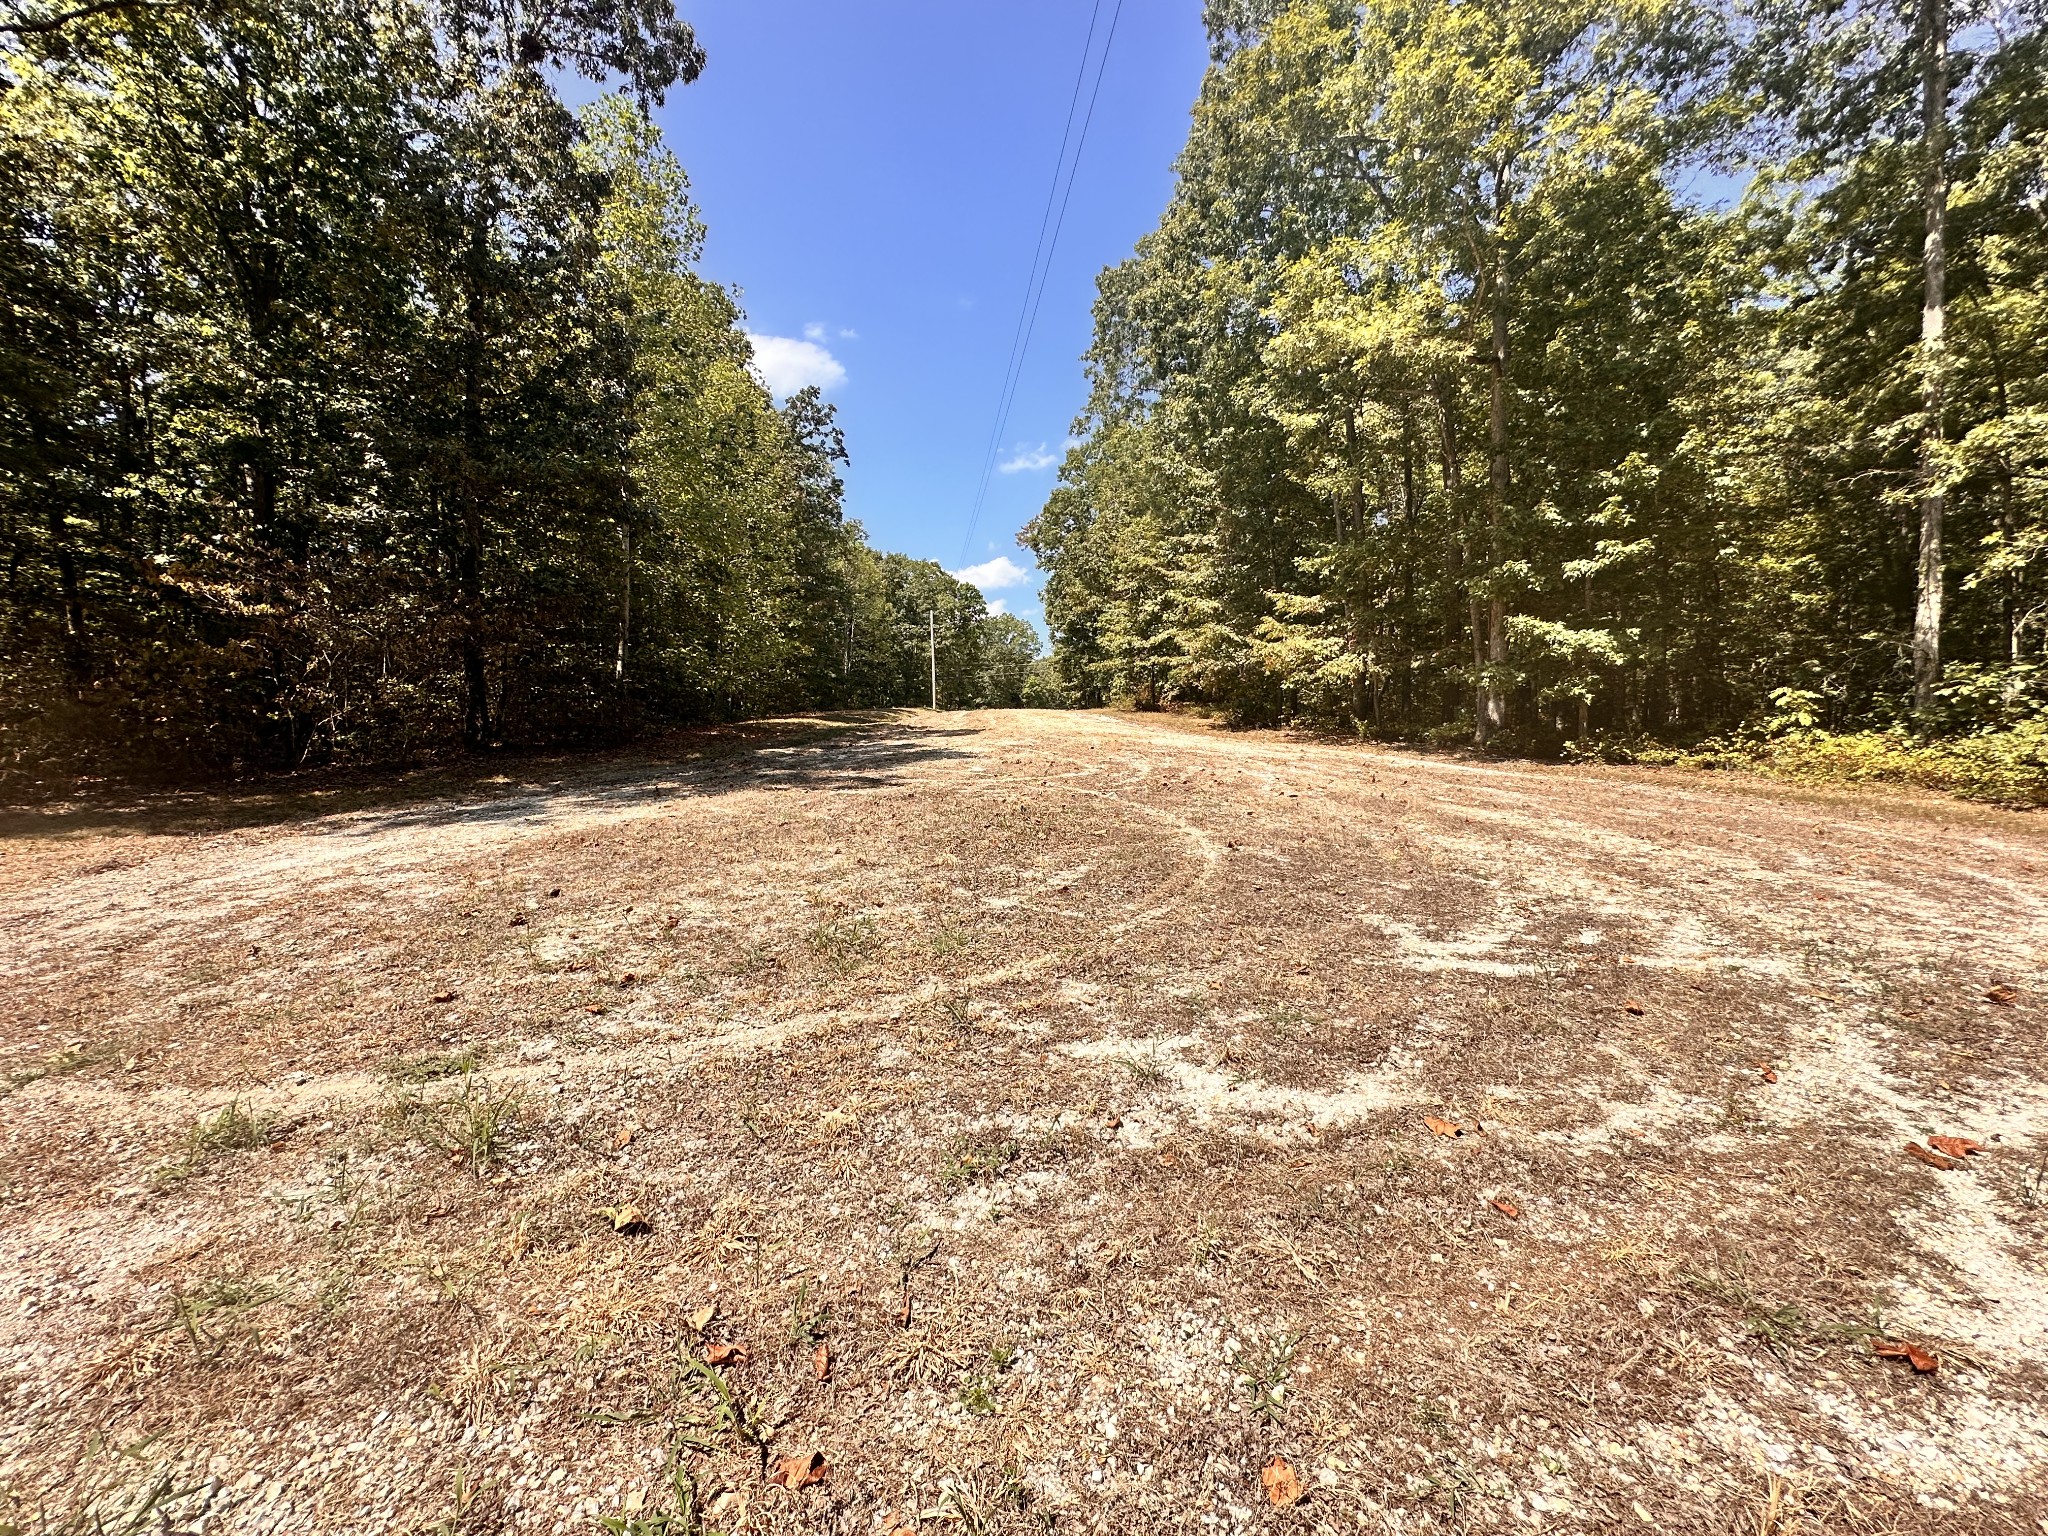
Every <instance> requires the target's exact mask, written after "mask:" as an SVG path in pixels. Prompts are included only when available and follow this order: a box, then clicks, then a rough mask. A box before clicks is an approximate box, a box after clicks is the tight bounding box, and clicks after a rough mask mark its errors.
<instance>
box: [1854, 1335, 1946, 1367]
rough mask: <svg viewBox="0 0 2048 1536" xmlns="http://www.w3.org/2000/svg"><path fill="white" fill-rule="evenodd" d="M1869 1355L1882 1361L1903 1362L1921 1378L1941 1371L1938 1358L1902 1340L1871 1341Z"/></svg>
mask: <svg viewBox="0 0 2048 1536" xmlns="http://www.w3.org/2000/svg"><path fill="white" fill-rule="evenodd" d="M1870 1350H1871V1353H1872V1354H1874V1355H1877V1356H1878V1357H1879V1358H1880V1359H1884V1360H1903V1361H1905V1362H1906V1363H1907V1364H1908V1365H1910V1366H1912V1367H1913V1369H1914V1370H1915V1371H1917V1372H1918V1373H1919V1374H1920V1375H1922V1376H1931V1375H1933V1374H1934V1373H1935V1372H1936V1371H1938V1370H1940V1369H1941V1360H1940V1358H1939V1357H1938V1356H1935V1355H1932V1354H1929V1353H1928V1352H1927V1351H1926V1350H1924V1349H1922V1348H1921V1347H1920V1346H1919V1345H1918V1344H1908V1343H1906V1342H1905V1341H1904V1340H1902V1339H1872V1340H1871V1341H1870Z"/></svg>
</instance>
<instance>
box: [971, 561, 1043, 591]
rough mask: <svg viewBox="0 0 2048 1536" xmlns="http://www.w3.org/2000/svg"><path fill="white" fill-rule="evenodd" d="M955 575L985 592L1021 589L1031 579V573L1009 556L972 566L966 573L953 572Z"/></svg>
mask: <svg viewBox="0 0 2048 1536" xmlns="http://www.w3.org/2000/svg"><path fill="white" fill-rule="evenodd" d="M953 575H954V577H955V578H956V579H957V580H960V581H964V582H966V583H967V584H968V585H969V586H974V587H979V588H981V590H982V591H984V592H994V591H998V590H1000V589H1001V588H1003V587H1021V586H1023V585H1024V583H1025V582H1027V581H1029V580H1030V579H1031V573H1030V572H1029V571H1027V570H1025V569H1024V567H1023V566H1021V565H1019V564H1018V563H1017V562H1016V561H1014V560H1012V559H1011V558H1010V557H1009V556H1008V555H997V556H996V557H995V559H993V560H984V561H982V562H981V564H979V565H970V566H968V567H967V569H966V570H964V571H955V572H953Z"/></svg>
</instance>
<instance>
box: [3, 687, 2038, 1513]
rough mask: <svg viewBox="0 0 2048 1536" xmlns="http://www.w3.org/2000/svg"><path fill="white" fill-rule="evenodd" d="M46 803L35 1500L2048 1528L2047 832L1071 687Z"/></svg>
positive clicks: (12, 1403)
mask: <svg viewBox="0 0 2048 1536" xmlns="http://www.w3.org/2000/svg"><path fill="white" fill-rule="evenodd" d="M0 830H4V832H5V841H4V842H0V999H4V1004H5V1007H4V1011H0V1021H4V1022H0V1070H4V1071H5V1072H6V1073H7V1074H8V1075H7V1077H6V1079H5V1086H6V1088H7V1089H8V1092H7V1096H6V1097H5V1098H4V1100H0V1126H4V1140H0V1297H4V1300H0V1529H6V1528H12V1529H17V1530H22V1531H51V1532H56V1531H63V1532H86V1531H94V1530H105V1531H116V1532H129V1533H139V1532H142V1531H190V1532H199V1531H205V1532H209V1533H214V1532H218V1533H239V1532H265V1533H269V1532H277V1533H284V1532H314V1531H318V1532H412V1533H427V1532H445V1533H493V1532H506V1533H511V1532H520V1533H526V1532H547V1533H554V1532H589V1533H595V1532H597V1531H599V1530H600V1529H601V1528H602V1527H601V1526H600V1521H604V1520H610V1521H612V1522H613V1525H612V1528H613V1529H616V1530H626V1531H632V1532H636V1533H639V1536H684V1533H686V1532H694V1531H720V1532H729V1533H730V1532H794V1531H806V1532H835V1533H862V1536H866V1533H878V1536H879V1533H888V1532H901V1531H909V1532H918V1533H930V1532H937V1531H953V1530H960V1531H964V1532H969V1533H972V1532H1043V1531H1101V1532H1119V1533H1123V1532H1200V1533H1209V1532H1216V1533H1221V1532H1237V1531H1251V1530H1260V1531H1265V1530H1272V1531H1361V1530H1362V1531H1369V1532H1435V1531H1444V1532H1450V1531H1460V1532H1464V1531H1495V1530H1511V1531H1527V1530H1539V1529H1541V1530H1558V1531H1606V1530H1616V1531H1622V1530H1629V1531H1632V1530H1637V1529H1641V1528H1654V1529H1656V1530H1657V1531H1659V1532H1664V1533H1690V1532H1717V1533H1720V1532H1734V1531H1744V1532H1751V1533H1760V1536H1771V1533H1791V1532H1833V1531H1843V1532H1865V1531H1869V1532H1927V1533H1935V1532H1940V1533H1944V1536H1949V1533H1968V1532H1980V1531H1982V1532H2030V1533H2038V1532H2042V1531H2048V1042H2044V1038H2043V1036H2044V1031H2043V1023H2044V1019H2048V1010H2044V1007H2043V999H2044V997H2048V991H2044V976H2043V968H2044V967H2043V962H2044V959H2048V824H2044V823H2043V822H2042V821H2041V820H2040V819H2039V818H2038V817H2030V816H2027V815H2023V814H2018V813H2007V812H1998V811H1991V810H1984V809H1978V808H1971V807H1964V806H1959V805H1953V804H1947V803H1943V802H1938V801H1934V800H1931V799H1923V798H1916V797H1910V796H1904V795H1897V794H1884V795H1877V794H1870V793H1864V794H1846V793H1844V794H1828V793H1817V792H1811V791H1793V790H1787V789H1784V788H1779V787H1773V786H1770V785H1768V784H1765V783H1762V782H1759V781H1738V780H1730V779H1721V778H1717V777H1713V776H1705V775H1692V774H1681V773H1671V772H1666V773H1656V772H1649V771H1641V770H1601V769H1586V768H1545V767H1540V766H1531V765H1503V764H1496V763H1487V762H1477V761H1469V760H1461V759H1458V758H1454V757H1423V756H1416V755H1412V754H1403V753H1398V752H1392V751H1383V750H1375V749H1370V748H1365V747H1359V746H1354V745H1349V744H1333V743H1329V742H1323V741H1314V740H1308V739H1303V738H1296V737H1289V736H1284V735H1277V734H1229V733H1224V732H1221V731H1216V730H1211V729H1208V728H1206V727H1203V726H1201V725H1199V724H1196V723H1192V722H1187V721H1174V720H1165V719H1161V718H1158V717H1151V718H1137V717H1129V716H1116V715H1105V714H1038V713H1025V712H1018V713H1005V714H980V715H931V714H915V715H913V714H903V715H896V716H886V717H868V718H862V719H838V720H822V721H821V720H798V721H785V722H772V723H769V724H765V725H762V726H758V727H751V728H747V729H744V730H727V731H720V732H706V733H702V734H700V735H696V736H690V737H685V738H681V739H679V740H678V741H677V742H674V743H671V744H670V745H669V746H668V747H667V748H665V749H664V750H662V751H660V752H649V753H642V754H637V755H629V756H613V757H609V758H605V759H602V760H590V759H585V760H581V761H575V762H570V761H558V762H534V763H526V764H523V765H520V766H518V767H517V768H515V769H513V770H511V771H510V772H509V773H507V774H505V775H503V776H498V777H491V778H483V777H479V778H472V779H460V778H453V779H450V778H443V779H438V780H418V779H414V780H406V781H402V782H398V783H393V784H388V785H383V786H378V785H362V784H358V785H356V786H354V787H353V788H347V789H343V790H337V791H335V792H333V793H330V794H327V795H324V796H323V795H308V794H244V795H230V796H217V797H186V798H184V799H180V800H176V801H153V802H138V803H136V804H133V805H124V806H118V807H104V806H103V807H100V808H97V809H94V810H90V811H83V810H76V809H74V810H71V811H68V812H59V811H40V812H34V811H24V812H17V813H14V814H12V815H11V816H10V817H9V818H8V819H7V820H6V821H5V822H4V824H0ZM1425 1117H1432V1118H1434V1119H1435V1120H1437V1121H1439V1122H1443V1123H1445V1126H1446V1127H1447V1125H1448V1124H1449V1123H1455V1124H1456V1125H1457V1126H1458V1127H1459V1128H1460V1129H1459V1134H1456V1135H1449V1134H1439V1133H1438V1132H1437V1131H1435V1130H1432V1128H1431V1127H1430V1125H1429V1123H1428V1122H1427V1120H1426V1119H1425ZM1944 1135H1956V1136H1963V1137H1968V1138H1972V1139H1974V1140H1976V1141H1979V1142H1981V1143H1982V1144H1983V1147H1984V1151H1983V1152H1982V1153H1981V1154H1977V1155H1972V1156H1970V1157H1969V1158H1968V1159H1967V1161H1966V1162H1965V1163H1963V1164H1961V1165H1959V1166H1955V1167H1948V1168H1937V1167H1935V1166H1933V1165H1932V1164H1931V1163H1930V1162H1927V1161H1923V1160H1921V1159H1919V1158H1917V1157H1916V1156H1914V1155H1912V1154H1909V1153H1908V1151H1907V1150H1906V1148H1907V1144H1908V1143H1909V1142H1912V1143H1916V1144H1918V1145H1920V1146H1922V1147H1925V1146H1926V1144H1927V1141H1928V1138H1929V1137H1930V1136H1944ZM1876 1341H1888V1342H1899V1343H1910V1344H1912V1345H1914V1346H1916V1347H1917V1348H1918V1349H1920V1350H1922V1351H1925V1352H1927V1353H1928V1354H1930V1355H1932V1356H1933V1357H1935V1358H1936V1359H1937V1360H1938V1362H1939V1365H1938V1369H1936V1370H1934V1371H1933V1372H1931V1373H1921V1372H1919V1371H1916V1370H1915V1369H1914V1368H1913V1366H1912V1364H1911V1363H1910V1362H1909V1361H1907V1360H1903V1359H1890V1358H1884V1357H1881V1356H1880V1355H1879V1354H1878V1353H1876V1351H1875V1349H1874V1347H1873V1345H1874V1342H1876ZM814 1453H816V1454H817V1456H818V1457H819V1458H820V1460H818V1461H817V1462H815V1463H814V1462H813V1459H812V1458H813V1455H814ZM1276 1458H1277V1459H1278V1460H1279V1461H1280V1462H1282V1463H1284V1466H1275V1465H1274V1463H1275V1461H1276ZM785 1459H788V1460H787V1461H786V1460H785ZM785 1467H787V1468H789V1469H791V1470H784V1468H785ZM1269 1468H1270V1469H1271V1470H1270V1472H1268V1469H1269ZM820 1472H822V1473H823V1475H822V1476H820V1475H818V1474H819V1473H820ZM1262 1473H1267V1475H1266V1477H1265V1478H1264V1479H1263V1480H1262ZM778 1476H779V1477H780V1478H781V1481H780V1482H778V1481H774V1480H773V1479H775V1478H777V1477H778ZM786 1482H795V1483H801V1484H804V1486H800V1487H794V1488H792V1487H788V1486H783V1483H786ZM1268 1484H1271V1485H1272V1487H1271V1489H1270V1491H1269V1487H1268ZM1295 1485H1298V1487H1299V1490H1300V1491H1301V1494H1302V1497H1300V1498H1299V1499H1298V1500H1296V1501H1293V1502H1290V1503H1287V1504H1285V1505H1276V1503H1275V1501H1274V1495H1275V1494H1276V1493H1277V1494H1278V1495H1279V1496H1281V1497H1286V1496H1288V1495H1291V1494H1292V1493H1293V1492H1294V1491H1295ZM95 1520H97V1521H98V1522H99V1524H97V1525H95V1524H94V1523H93V1522H94V1521H95Z"/></svg>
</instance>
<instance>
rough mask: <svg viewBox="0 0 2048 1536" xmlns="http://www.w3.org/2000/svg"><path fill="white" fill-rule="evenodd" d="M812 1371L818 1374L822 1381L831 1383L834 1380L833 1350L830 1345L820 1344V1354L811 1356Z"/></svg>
mask: <svg viewBox="0 0 2048 1536" xmlns="http://www.w3.org/2000/svg"><path fill="white" fill-rule="evenodd" d="M811 1370H812V1371H813V1372H814V1373H816V1375H817V1378H818V1380H820V1381H830V1380H831V1379H832V1348H831V1346H830V1345H828V1344H820V1345H819V1346H818V1352H817V1353H816V1354H815V1355H813V1356H811Z"/></svg>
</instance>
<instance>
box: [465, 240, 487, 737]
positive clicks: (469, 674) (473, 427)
mask: <svg viewBox="0 0 2048 1536" xmlns="http://www.w3.org/2000/svg"><path fill="white" fill-rule="evenodd" d="M487 239H488V237H487V235H486V231H485V221H484V220H483V219H482V218H480V217H479V218H476V219H474V221H473V222H472V224H471V227H470V240H469V262H468V269H467V272H466V274H465V276H466V279H467V282H468V288H469V292H468V294H467V295H466V297H467V301H468V303H467V312H466V315H465V318H466V320H467V321H468V335H467V337H466V338H465V340H464V356H463V368H462V449H463V453H462V469H461V480H460V483H459V487H458V492H457V494H458V495H459V496H460V498H461V504H462V555H461V559H460V561H459V563H458V573H457V580H458V585H459V591H460V598H461V603H462V691H463V718H462V735H463V740H464V743H465V744H466V745H467V746H468V747H469V748H470V749H471V750H472V751H474V750H478V749H480V748H483V747H487V746H489V745H490V741H491V694H490V676H489V672H488V671H487V669H486V667H485V664H484V639H483V626H484V612H483V608H484V583H483V571H484V520H483V509H482V507H481V506H480V504H479V503H480V501H481V490H480V487H479V485H478V481H479V479H480V478H481V475H482V462H483V452H484V441H483V437H484V404H483V361H484V360H483V352H484V319H485V314H484V291H483V286H484V264H485V262H486V261H487V260H488V258H489V247H488V244H487Z"/></svg>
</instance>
